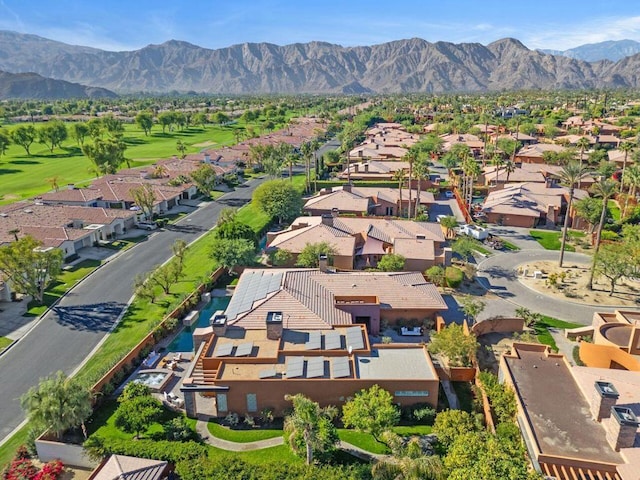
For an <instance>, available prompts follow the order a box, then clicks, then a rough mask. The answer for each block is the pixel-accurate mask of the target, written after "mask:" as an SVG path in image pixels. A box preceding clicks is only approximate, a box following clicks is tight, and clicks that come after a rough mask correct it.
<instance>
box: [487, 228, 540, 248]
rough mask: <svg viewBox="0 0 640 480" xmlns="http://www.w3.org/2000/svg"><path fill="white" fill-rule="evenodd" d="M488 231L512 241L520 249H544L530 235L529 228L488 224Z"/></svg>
mask: <svg viewBox="0 0 640 480" xmlns="http://www.w3.org/2000/svg"><path fill="white" fill-rule="evenodd" d="M487 228H488V229H489V233H491V234H492V235H497V236H498V237H502V238H504V239H505V240H507V241H509V242H511V243H513V244H514V245H516V246H517V247H518V248H520V249H522V250H544V247H543V246H542V245H540V244H539V243H538V241H537V240H536V239H534V238H533V237H532V236H531V233H529V232H531V230H532V229H531V228H520V227H501V226H499V225H489V226H488V227H487Z"/></svg>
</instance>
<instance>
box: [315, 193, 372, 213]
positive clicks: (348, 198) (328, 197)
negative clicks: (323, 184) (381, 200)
mask: <svg viewBox="0 0 640 480" xmlns="http://www.w3.org/2000/svg"><path fill="white" fill-rule="evenodd" d="M369 203H370V202H369V199H368V198H367V197H366V196H361V195H358V194H356V193H351V192H346V191H344V190H342V189H340V190H336V191H334V192H331V193H328V194H325V195H317V196H315V197H311V198H310V199H309V200H307V203H305V205H304V209H305V210H306V209H314V210H328V211H331V210H332V209H333V208H337V209H338V210H340V211H341V212H362V213H367V212H368V211H369Z"/></svg>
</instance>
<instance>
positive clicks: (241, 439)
mask: <svg viewBox="0 0 640 480" xmlns="http://www.w3.org/2000/svg"><path fill="white" fill-rule="evenodd" d="M207 428H208V429H209V433H211V435H213V436H214V437H217V438H220V439H222V440H228V441H230V442H238V443H248V442H255V441H258V440H267V439H269V438H275V437H281V436H282V429H281V428H280V429H278V428H273V429H271V428H254V429H251V430H233V429H231V428H228V427H225V426H223V425H220V424H219V423H217V422H209V423H208V424H207Z"/></svg>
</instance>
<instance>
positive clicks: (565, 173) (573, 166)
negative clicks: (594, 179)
mask: <svg viewBox="0 0 640 480" xmlns="http://www.w3.org/2000/svg"><path fill="white" fill-rule="evenodd" d="M559 175H560V181H561V182H562V183H564V184H565V185H566V186H567V188H568V189H569V201H568V202H567V211H566V213H565V216H564V226H563V227H562V242H561V245H560V259H559V261H558V264H559V266H560V267H562V261H563V260H564V249H565V246H566V243H567V231H568V230H569V217H570V216H571V206H572V205H573V194H574V193H575V187H576V183H579V182H580V180H582V179H583V178H584V177H585V176H586V175H587V170H586V169H585V168H584V167H583V166H582V165H580V164H578V163H577V162H576V161H575V160H574V161H571V162H569V163H567V164H566V165H565V166H564V167H562V170H560V174H559Z"/></svg>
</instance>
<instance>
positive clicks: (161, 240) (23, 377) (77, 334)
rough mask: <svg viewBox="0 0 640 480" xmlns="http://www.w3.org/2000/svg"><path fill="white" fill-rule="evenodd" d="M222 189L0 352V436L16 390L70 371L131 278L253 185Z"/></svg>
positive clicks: (120, 305)
mask: <svg viewBox="0 0 640 480" xmlns="http://www.w3.org/2000/svg"><path fill="white" fill-rule="evenodd" d="M264 181H265V179H257V180H252V181H250V182H248V185H247V188H239V189H238V190H236V191H234V192H231V193H228V194H225V195H224V196H222V197H220V199H218V200H217V201H214V202H210V203H208V204H206V205H205V206H203V207H202V208H200V209H198V210H197V211H195V212H194V213H192V214H191V215H189V216H188V217H185V218H183V219H181V220H180V221H179V222H177V223H176V224H175V225H173V226H171V227H170V229H169V228H167V229H163V230H160V231H156V232H154V233H152V234H151V235H150V236H149V238H148V239H147V240H146V241H145V242H142V243H140V244H139V245H137V246H136V247H134V248H132V249H131V250H128V251H126V252H124V253H123V254H122V255H120V256H119V257H117V258H115V259H114V260H112V261H111V262H109V263H107V264H106V265H104V266H103V267H101V268H100V269H99V271H98V272H96V274H94V275H91V276H89V277H88V278H87V279H85V280H84V281H83V282H82V283H80V284H79V285H78V286H77V287H75V288H74V289H73V290H72V291H71V292H70V293H69V294H68V295H67V296H66V297H64V298H63V299H62V301H61V302H60V303H59V304H58V305H57V306H56V307H55V308H54V309H53V310H51V311H49V313H47V314H46V315H45V316H44V317H43V318H42V320H41V321H40V322H38V323H37V324H36V325H35V327H33V329H31V330H30V331H29V333H28V334H27V335H25V336H24V337H23V338H22V339H21V340H19V341H18V342H17V343H16V344H14V346H13V347H12V348H10V349H9V350H8V351H6V353H4V354H3V355H1V356H0V385H1V386H2V387H1V388H0V405H2V408H0V442H1V441H2V440H3V439H5V437H6V436H7V435H8V434H9V433H10V432H11V431H12V430H13V429H14V428H16V427H17V426H18V425H20V423H21V422H22V421H23V419H24V413H23V411H22V409H21V408H20V396H21V395H23V394H24V393H25V392H26V391H27V390H28V389H29V388H30V387H31V386H32V385H35V384H36V383H37V382H38V379H39V378H42V377H46V376H48V375H51V374H53V373H55V372H56V371H58V370H62V371H63V372H65V373H67V374H70V373H72V372H73V371H74V369H76V368H77V367H78V366H79V365H80V364H81V363H82V362H83V360H84V359H85V358H86V357H87V356H88V355H89V354H90V353H91V351H92V350H93V349H94V348H95V346H96V345H97V344H98V343H99V342H100V341H101V340H102V339H103V337H104V336H105V335H106V334H107V333H108V332H109V331H110V329H111V328H112V327H113V326H114V324H115V323H116V321H117V320H118V318H119V317H120V315H121V314H122V313H123V311H124V309H125V307H126V306H127V303H128V301H129V300H130V298H131V296H132V291H133V279H134V277H135V276H136V275H137V274H138V273H144V272H148V271H149V270H152V269H153V267H154V266H155V265H157V264H161V263H163V262H165V261H166V260H167V259H168V258H170V257H171V256H172V253H171V245H172V244H173V242H174V241H175V240H177V239H179V238H181V239H183V240H185V241H186V242H187V243H189V242H192V241H193V240H195V239H196V238H198V237H199V236H201V235H202V234H204V233H205V232H207V231H208V230H209V229H211V228H212V227H213V226H214V225H215V223H216V220H217V218H218V215H219V213H220V211H221V210H222V209H223V208H224V207H227V206H234V207H238V206H241V205H244V204H245V203H247V202H249V200H250V199H251V195H252V193H253V190H254V189H255V187H257V186H258V185H259V184H260V183H262V182H264Z"/></svg>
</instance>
